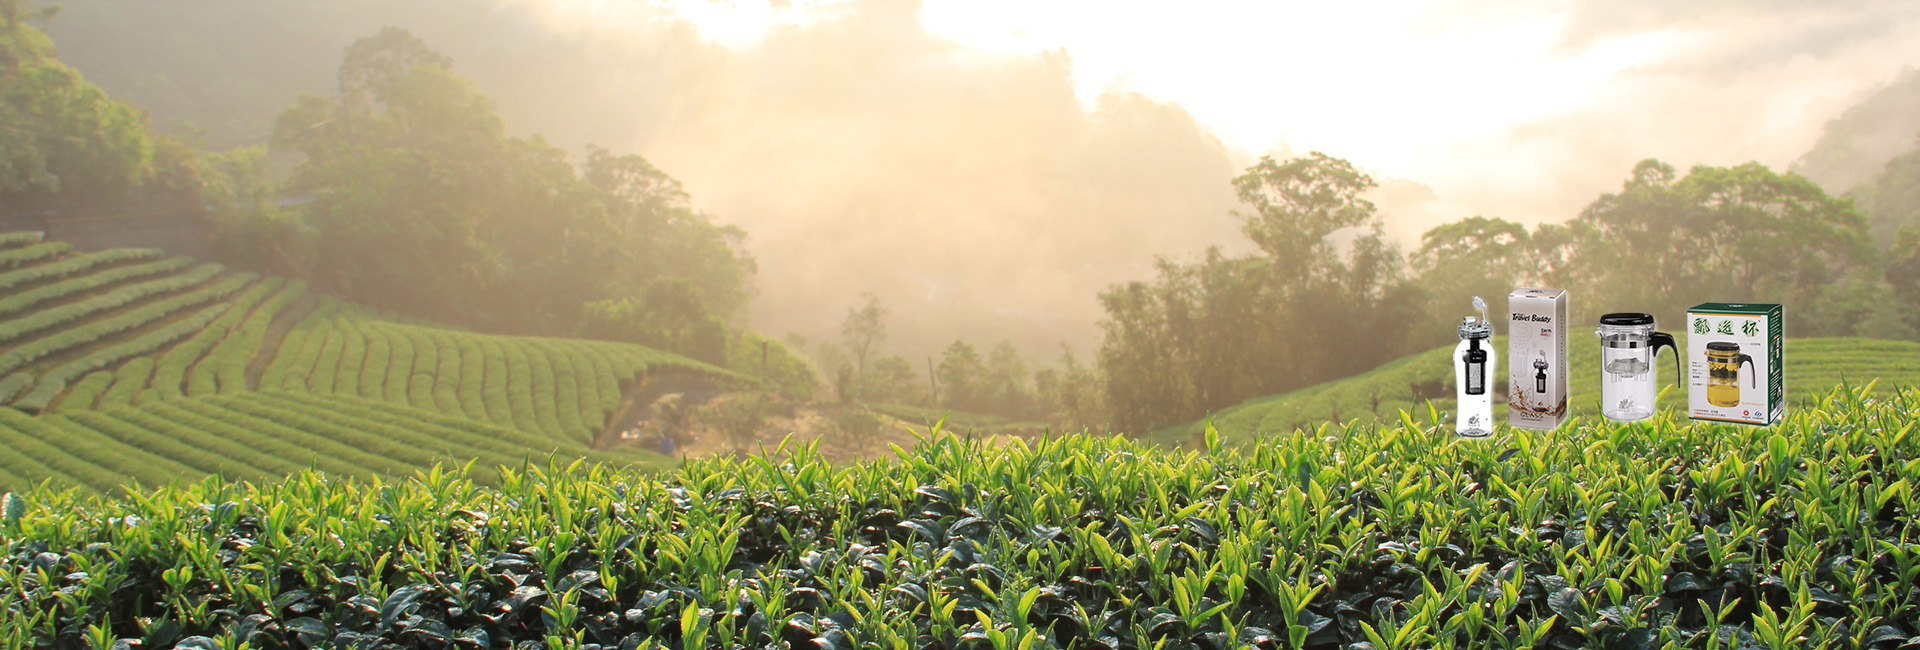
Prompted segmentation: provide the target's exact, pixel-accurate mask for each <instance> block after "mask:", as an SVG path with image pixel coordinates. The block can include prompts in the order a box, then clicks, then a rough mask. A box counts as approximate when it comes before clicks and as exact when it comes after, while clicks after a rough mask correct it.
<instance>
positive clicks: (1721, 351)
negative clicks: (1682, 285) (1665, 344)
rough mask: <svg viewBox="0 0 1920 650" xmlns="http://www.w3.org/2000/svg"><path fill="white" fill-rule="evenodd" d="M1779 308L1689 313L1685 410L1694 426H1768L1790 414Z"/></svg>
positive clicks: (1708, 308)
mask: <svg viewBox="0 0 1920 650" xmlns="http://www.w3.org/2000/svg"><path fill="white" fill-rule="evenodd" d="M1783 329H1784V327H1783V322H1782V318H1781V309H1780V305H1777V304H1755V303H1724V302H1709V303H1703V304H1700V305H1697V306H1695V307H1694V308H1693V309H1689V310H1687V406H1688V412H1689V414H1690V415H1692V416H1693V419H1695V420H1711V421H1714V422H1734V423H1738V424H1757V425H1762V426H1765V425H1769V424H1773V423H1774V422H1775V421H1778V420H1779V419H1780V416H1781V415H1782V414H1783V413H1785V411H1786V400H1785V399H1784V398H1785V397H1786V386H1785V381H1784V379H1785V374H1786V373H1785V372H1784V370H1783V368H1784V367H1785V364H1786V359H1785V355H1784V354H1783V352H1784V349H1783V348H1784V347H1785V346H1784V345H1783V342H1784V341H1785V340H1786V333H1785V332H1784V331H1783Z"/></svg>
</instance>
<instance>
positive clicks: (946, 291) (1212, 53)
mask: <svg viewBox="0 0 1920 650" xmlns="http://www.w3.org/2000/svg"><path fill="white" fill-rule="evenodd" d="M499 1H500V2H501V3H502V5H501V6H504V7H511V8H514V9H516V10H523V11H527V12H529V13H530V15H533V16H536V17H537V18H538V19H539V20H542V21H544V22H545V24H544V27H545V28H546V29H548V30H550V33H551V34H553V35H555V36H553V38H557V39H563V40H567V41H568V42H589V43H596V44H597V45H596V46H595V51H597V52H599V55H598V56H599V57H600V58H602V59H604V61H605V62H611V63H610V65H612V66H614V67H619V66H622V65H624V66H626V67H627V68H628V69H629V70H630V72H628V73H623V74H620V75H607V74H605V73H604V72H601V71H594V72H585V71H583V72H580V73H578V76H579V77H581V80H580V82H579V83H575V84H572V85H569V86H565V87H564V90H563V87H562V86H560V85H556V86H555V87H554V88H553V89H552V92H554V93H558V92H566V93H568V94H569V95H575V96H578V95H579V94H580V93H582V92H583V90H582V89H583V88H585V89H586V90H585V91H584V92H586V93H588V95H589V96H588V97H587V98H586V99H585V100H583V101H579V102H576V103H575V105H576V106H585V107H592V106H604V107H607V108H606V110H607V111H610V112H609V113H607V115H621V114H624V115H631V116H633V117H632V119H629V120H626V121H624V124H625V125H626V127H625V128H626V131H625V132H621V131H620V129H612V130H610V129H609V127H608V126H607V124H608V123H609V122H608V121H607V120H604V119H587V120H581V121H580V123H581V124H583V125H592V128H593V129H594V130H593V132H592V135H591V137H595V138H598V140H597V141H599V142H603V143H608V142H609V140H611V142H610V143H611V144H613V145H615V146H616V148H625V149H629V150H635V151H638V152H640V153H642V154H644V155H647V156H648V157H650V158H652V159H654V160H655V162H656V163H659V164H660V165H661V166H662V168H664V169H667V170H669V172H670V173H673V174H674V175H675V176H676V177H679V178H681V179H682V180H683V181H685V182H686V184H687V187H688V189H689V191H690V192H691V193H692V195H693V197H694V202H695V203H696V205H698V206H699V207H701V208H703V209H707V210H710V211H712V212H713V213H715V214H716V215H718V216H720V217H721V218H722V219H723V220H728V221H733V222H736V223H741V224H742V225H744V226H745V227H746V228H747V229H748V231H749V232H750V233H752V236H753V237H754V249H755V252H756V254H757V255H759V256H760V257H761V259H762V269H763V272H762V278H761V280H760V286H761V288H762V291H763V297H762V299H761V300H760V301H759V302H757V303H756V308H755V318H757V319H758V324H759V325H762V326H765V327H767V328H769V329H771V330H773V331H776V332H778V331H786V330H797V331H802V332H808V333H810V334H812V335H814V336H815V337H816V338H818V337H821V336H828V335H830V333H831V332H832V330H833V325H834V324H835V323H837V321H838V319H839V318H840V317H841V316H843V315H844V306H836V307H835V308H827V309H823V308H822V306H823V305H835V304H836V303H840V304H841V305H850V304H851V303H852V299H851V296H853V295H855V294H857V292H858V291H859V290H864V289H869V288H870V289H875V290H879V291H880V292H881V294H882V296H883V298H886V299H887V300H888V302H889V304H891V305H892V306H893V307H894V308H895V313H896V314H897V318H900V319H902V322H901V323H900V327H899V328H898V329H900V330H901V331H902V332H903V333H905V334H907V339H908V340H907V341H903V342H901V343H902V345H901V347H902V348H905V349H924V348H925V347H926V346H929V345H937V343H938V341H941V340H947V339H950V337H951V336H954V335H963V334H964V335H968V336H982V335H987V336H992V335H990V334H985V333H986V332H995V331H1004V332H1007V333H1008V334H1006V335H1008V336H1011V337H1012V338H1015V339H1016V340H1017V341H1019V342H1022V343H1023V344H1025V346H1026V347H1028V349H1030V350H1033V349H1042V348H1044V347H1045V346H1047V345H1050V344H1051V343H1050V342H1051V341H1056V340H1060V339H1070V340H1075V341H1079V342H1081V343H1079V344H1078V346H1077V347H1079V349H1080V350H1081V351H1082V352H1083V353H1084V352H1085V351H1087V350H1089V349H1091V348H1092V347H1094V346H1095V345H1097V340H1098V339H1097V336H1095V332H1094V330H1093V329H1092V322H1093V321H1094V320H1096V319H1097V317H1098V315H1099V313H1100V312H1099V309H1098V305H1097V302H1096V301H1095V300H1094V296H1095V295H1096V294H1097V293H1098V291H1099V290H1100V289H1102V288H1105V287H1106V286H1109V285H1110V284H1112V283H1113V282H1118V281H1123V280H1126V279H1145V278H1147V277H1151V274H1152V273H1151V269H1150V266H1149V264H1150V261H1151V259H1152V257H1153V256H1155V255H1168V256H1173V257H1177V258H1178V257H1185V258H1191V257H1192V256H1193V255H1195V254H1197V253H1198V252H1199V251H1200V250H1201V249H1202V248H1203V247H1204V246H1205V245H1207V244H1209V243H1221V244H1226V245H1228V246H1229V247H1230V248H1231V247H1234V246H1236V245H1239V237H1238V235H1237V234H1236V233H1235V232H1234V228H1235V225H1234V221H1233V218H1232V217H1231V216H1229V214H1228V212H1229V211H1230V210H1232V209H1233V208H1234V204H1233V202H1232V196H1231V193H1230V192H1229V191H1228V188H1227V186H1226V182H1227V180H1228V179H1229V178H1231V177H1232V176H1233V175H1234V174H1236V173H1237V172H1238V171H1239V170H1240V169H1242V168H1244V167H1245V166H1246V165H1247V164H1249V163H1250V162H1251V161H1252V159H1253V158H1254V157H1256V156H1258V155H1259V154H1260V153H1263V152H1287V151H1291V152H1305V151H1308V150H1321V151H1325V152H1327V153H1329V154H1331V155H1334V156H1339V157H1342V158H1346V159H1348V160H1351V161H1353V162H1355V163H1356V164H1358V165H1360V166H1362V167H1363V168H1365V169H1367V170H1369V171H1371V172H1373V173H1374V174H1375V175H1376V177H1378V178H1379V179H1380V180H1382V181H1383V183H1384V184H1385V185H1386V186H1387V187H1385V188H1383V190H1382V191H1380V192H1378V193H1377V194H1376V197H1375V198H1376V201H1377V202H1378V203H1379V204H1380V206H1381V208H1382V213H1383V214H1384V215H1385V216H1386V219H1387V222H1388V229H1389V231H1390V232H1391V234H1393V235H1394V236H1395V237H1396V238H1397V239H1399V240H1400V241H1401V242H1402V244H1403V247H1408V248H1410V247H1412V246H1415V245H1417V243H1418V235H1419V233H1421V232H1423V231H1425V230H1426V229H1427V228H1430V227H1432V226H1434V225H1437V224H1439V223H1442V222H1446V221H1452V220H1455V219H1459V218H1462V217H1466V216H1471V215H1476V214H1478V215H1486V216H1498V217H1504V218H1508V219H1512V220H1516V221H1520V222H1524V223H1537V222H1540V221H1560V220H1564V219H1567V218H1570V217H1572V216H1574V215H1575V214H1577V213H1578V212H1579V210H1580V209H1581V208H1582V207H1583V206H1585V205H1586V204H1588V203H1589V202H1591V201H1592V200H1593V199H1594V198H1595V197H1596V196H1597V195H1599V194H1600V193H1602V192H1607V191H1613V190H1615V189H1617V188H1618V187H1619V185H1620V183H1621V181H1622V180H1623V179H1624V178H1625V177H1626V175H1627V173H1628V171H1629V170H1630V169H1631V168H1632V166H1633V164H1634V163H1635V162H1637V161H1639V160H1641V159H1643V158H1649V157H1654V158H1660V159H1662V160H1665V161H1667V162H1669V163H1672V164H1674V165H1676V166H1677V167H1680V168H1681V169H1685V168H1687V167H1689V166H1691V165H1694V164H1702V163H1704V164H1713V165H1729V164H1736V163H1740V162H1745V161H1748V160H1758V161H1760V162H1762V163H1765V164H1767V165H1769V166H1772V167H1773V168H1775V169H1782V170H1784V169H1785V168H1786V167H1787V166H1788V164H1790V163H1791V162H1792V161H1793V160H1794V159H1795V158H1797V157H1798V156H1800V155H1801V154H1803V153H1805V152H1806V151H1807V149H1809V148H1810V147H1811V146H1812V145H1813V143H1814V141H1815V140H1816V139H1817V138H1818V137H1819V134H1820V127H1821V126H1822V125H1823V124H1824V123H1825V122H1826V121H1827V120H1828V119H1830V118H1832V117H1833V116H1835V115H1837V114H1838V113H1839V112H1840V111H1841V110H1843V109H1845V108H1846V107H1847V106H1849V105H1851V104H1853V103H1855V102H1857V101H1859V100H1860V99H1861V98H1863V97H1864V96H1865V94H1866V93H1867V92H1870V91H1871V90H1873V89H1874V88H1875V87H1876V86H1877V85H1880V84H1884V83H1886V82H1888V81H1890V80H1891V79H1893V78H1894V76H1895V75H1896V74H1897V73H1898V71H1899V70H1900V69H1901V68H1902V67H1904V66H1909V65H1913V64H1914V63H1916V62H1920V38H1911V37H1910V35H1912V34H1916V33H1920V2H1911V1H1897V2H1896V1H1880V2H1872V1H1867V2H1819V3H1816V2H1788V1H1784V0H1782V1H1760V2H1742V1H1733V0H1724V1H1707V2H1687V3H1672V2H1665V1H1661V0H1626V1H1621V0H1604V1H1602V0H1592V1H1585V0H1583V1H1576V2H1538V1H1534V0H1438V1H1424V2H1423V1H1414V0H1399V1H1391V2H1364V3H1361V2H1325V1H1319V2H1218V1H1216V2H1204V1H1190V2H1181V3H1165V2H1155V3H1147V2H1120V1H1115V0H1100V1H1097V2H1096V1H1092V0H1084V1H1083V0H1059V1H1042V0H925V2H915V1H913V0H785V1H779V0H776V1H775V2H767V1H765V0H732V1H729V2H710V1H707V0H677V1H676V0H668V1H664V2H654V3H636V2H632V1H630V0H499ZM1676 7H1684V8H1676ZM428 38H429V41H430V42H436V43H437V42H438V41H440V40H444V38H440V39H437V38H435V37H434V36H432V35H431V34H430V35H429V36H428ZM454 54H455V58H456V60H457V61H461V62H463V63H462V65H463V67H465V66H467V62H472V63H473V65H471V67H472V68H473V69H474V70H476V72H475V73H474V74H476V77H477V78H479V80H480V81H481V82H482V85H483V87H484V86H487V81H488V80H487V75H488V74H489V73H488V72H486V70H487V69H488V68H490V67H497V64H498V61H499V60H500V57H498V56H496V55H492V54H483V55H480V57H479V58H480V59H481V60H479V61H475V58H476V57H475V56H474V55H466V56H464V57H463V56H462V55H461V54H460V53H459V52H455V53H454ZM622 62H626V63H622ZM634 62H645V63H644V64H639V63H634ZM663 62H665V63H663ZM636 74H637V75H639V76H641V77H643V78H644V80H645V81H644V83H643V82H638V81H634V80H633V79H634V77H635V75H636ZM589 77H591V78H592V79H599V81H591V82H590V81H588V78H589ZM614 77H617V78H618V79H620V80H619V81H607V79H609V78H614ZM556 83H557V82H556ZM635 96H645V97H646V99H645V100H644V101H642V100H634V99H632V98H633V97H635ZM594 97H600V98H601V99H594ZM606 98H613V99H606ZM636 101H637V102H639V103H637V104H636V103H635V102H636ZM501 106H502V113H503V115H505V116H506V117H507V119H508V123H509V124H515V123H535V124H547V125H549V126H545V127H543V128H545V130H546V131H547V132H548V133H549V135H550V136H553V135H558V136H559V141H561V142H570V141H571V139H570V138H569V137H568V136H567V134H566V133H565V127H564V126H563V127H560V128H558V129H556V128H555V127H553V126H550V125H551V124H552V122H553V120H541V119H539V118H538V117H528V118H526V119H516V111H519V112H523V113H526V114H528V115H529V116H532V115H534V114H537V113H539V112H540V111H541V110H543V109H541V108H537V107H529V106H527V105H526V104H525V102H523V101H521V102H516V101H515V100H513V99H510V98H503V100H502V102H501ZM581 137H588V136H585V135H583V136H581ZM828 260H835V261H839V262H843V263H831V262H829V261H828ZM855 285H861V286H855ZM843 294H844V295H845V296H847V297H844V298H842V297H838V296H841V295H843Z"/></svg>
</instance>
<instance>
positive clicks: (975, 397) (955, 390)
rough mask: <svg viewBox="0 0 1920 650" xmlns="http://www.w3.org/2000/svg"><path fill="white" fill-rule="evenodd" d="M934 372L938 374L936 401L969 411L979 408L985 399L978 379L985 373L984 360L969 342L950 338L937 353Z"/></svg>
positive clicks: (946, 405) (980, 379)
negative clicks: (950, 341)
mask: <svg viewBox="0 0 1920 650" xmlns="http://www.w3.org/2000/svg"><path fill="white" fill-rule="evenodd" d="M934 372H935V374H937V375H939V376H938V379H939V382H940V393H941V394H940V395H939V396H938V398H937V399H938V400H939V404H940V405H941V406H945V407H947V408H953V409H959V410H962V411H972V410H976V409H978V408H980V406H981V405H982V403H983V402H984V401H985V400H984V399H982V398H983V397H984V395H983V392H984V391H982V388H984V387H983V386H982V385H981V384H982V380H983V379H984V375H985V374H986V363H985V361H984V360H982V359H981V358H980V352H979V351H978V350H976V349H974V347H973V344H972V343H968V342H966V341H963V340H960V339H954V341H953V343H951V344H949V345H947V349H946V350H944V351H942V352H941V353H940V365H939V366H937V367H936V369H935V371H934Z"/></svg>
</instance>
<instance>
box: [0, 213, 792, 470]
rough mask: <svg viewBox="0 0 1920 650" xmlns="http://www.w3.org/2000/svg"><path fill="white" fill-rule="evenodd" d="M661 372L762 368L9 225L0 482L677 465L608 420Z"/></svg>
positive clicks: (732, 376) (710, 375)
mask: <svg viewBox="0 0 1920 650" xmlns="http://www.w3.org/2000/svg"><path fill="white" fill-rule="evenodd" d="M661 373H679V374H683V375H694V376H698V377H702V378H705V379H708V380H711V381H714V382H717V383H720V384H728V385H747V384H752V383H754V382H755V381H756V380H754V379H752V378H749V377H746V376H743V375H738V374H736V373H732V372H730V371H727V370H724V369H721V368H717V367H714V366H711V365H707V364H704V363H700V362H697V361H693V360H690V359H686V358H683V357H680V356H677V355H673V354H669V353H666V352H661V351H658V350H654V349H651V348H646V347H642V346H637V345H628V344H621V343H610V342H604V341H587V340H574V339H559V338H538V337H516V336H496V335H486V334H476V333H471V332H464V331H460V330H458V329H454V328H449V327H444V326H438V325H434V324H432V323H423V322H417V321H412V320H408V319H404V318H399V317H394V316H390V315H388V316H383V315H380V314H375V313H373V312H371V311H369V310H367V309H364V308H361V307H359V306H356V305H353V304H350V303H346V302H342V301H339V300H336V299H334V298H332V297H330V296H326V295H322V294H318V293H316V292H313V291H310V290H309V289H308V288H307V286H306V285H305V283H303V282H300V281H297V280H296V281H289V280H285V279H282V278H275V277H261V276H258V275H256V274H253V273H240V272H233V271H230V270H227V269H225V268H223V267H221V266H220V265H218V264H202V263H197V262H196V261H194V260H192V259H189V258H184V257H172V258H168V257H166V256H164V255H162V254H161V253H160V251H158V250H153V249H114V250H107V251H101V252H94V253H77V252H75V251H73V250H72V248H71V247H70V246H68V245H66V244H65V243H61V242H47V241H42V238H41V236H40V235H39V233H4V234H0V447H4V448H5V451H6V453H4V454H0V490H7V489H21V488H24V487H26V486H28V485H30V484H33V483H37V482H39V481H42V480H50V481H52V482H53V483H54V484H56V485H60V486H70V487H76V488H80V489H82V490H84V491H97V492H108V491H111V490H114V489H115V488H116V487H117V486H119V485H120V484H121V483H123V482H125V481H126V480H128V479H136V480H139V481H140V482H142V483H144V484H147V485H152V484H154V483H156V482H164V481H167V480H171V479H172V478H182V479H194V478H199V477H204V476H208V475H218V476H220V477H223V478H227V479H232V480H250V479H259V478H265V477H272V476H279V475H284V474H286V473H287V472H289V471H294V470H298V469H305V468H308V467H310V466H312V467H317V468H320V469H323V470H325V471H328V472H329V473H335V474H341V475H352V476H366V477H370V476H390V477H391V476H403V475H409V474H411V473H412V472H414V471H416V470H420V469H424V468H427V467H430V466H431V465H432V464H434V463H435V462H447V461H451V462H455V463H463V462H465V461H468V460H477V461H479V462H478V465H479V466H481V467H491V466H495V465H514V464H518V463H519V462H520V461H521V460H523V459H527V458H533V459H537V460H541V461H543V462H544V460H545V459H546V458H547V457H548V455H549V454H553V455H557V456H559V457H562V458H566V459H575V458H587V459H591V460H596V461H608V462H615V463H639V464H642V465H649V466H661V465H665V464H669V463H670V462H671V461H670V460H669V459H667V458H665V457H663V456H660V455H658V454H653V453H651V452H646V451H641V450H637V449H631V448H628V449H620V448H617V447H613V446H612V445H610V444H608V441H607V440H605V439H602V433H603V429H605V428H606V425H607V421H608V418H609V417H610V416H611V415H612V414H613V413H614V412H615V411H616V410H617V409H619V408H620V406H621V405H622V403H623V399H624V396H625V395H626V394H627V391H628V389H629V388H631V387H633V386H634V384H635V382H637V381H640V380H642V379H643V378H645V377H647V376H649V375H657V374H661ZM596 446H597V447H599V448H596ZM609 447H612V448H609Z"/></svg>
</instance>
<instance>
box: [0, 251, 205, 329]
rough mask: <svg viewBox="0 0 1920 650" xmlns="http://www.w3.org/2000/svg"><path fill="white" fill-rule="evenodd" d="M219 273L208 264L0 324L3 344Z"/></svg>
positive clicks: (172, 290) (199, 282)
mask: <svg viewBox="0 0 1920 650" xmlns="http://www.w3.org/2000/svg"><path fill="white" fill-rule="evenodd" d="M220 271H221V267H220V265H218V264H206V265H202V266H200V267H199V268H196V269H194V270H192V271H188V272H186V273H182V274H179V275H175V276H172V277H168V278H162V279H159V280H151V281H147V282H140V283H136V284H130V285H127V286H124V287H120V288H118V289H114V290H112V291H109V292H107V293H104V294H101V295H98V296H94V297H92V298H88V299H85V300H78V301H74V302H70V303H67V304H64V305H59V306H56V307H52V308H48V309H41V310H38V311H35V312H33V313H32V314H28V315H26V316H22V317H20V318H15V319H12V320H8V321H4V322H0V341H6V340H9V339H14V338H19V337H20V336H22V335H25V334H29V333H32V332H36V331H39V330H43V329H46V328H49V327H53V326H55V325H62V324H66V323H69V322H73V321H75V320H79V319H81V318H85V317H87V316H91V315H93V314H95V313H98V312H102V311H106V310H110V309H116V308H119V307H124V306H126V305H129V304H132V303H134V302H135V301H139V300H142V299H144V298H147V297H150V296H157V295H160V294H164V293H172V292H175V291H179V290H182V289H186V288H189V287H195V286H199V285H201V284H205V283H206V282H207V281H208V280H211V279H213V277H214V276H216V275H219V274H220Z"/></svg>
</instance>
